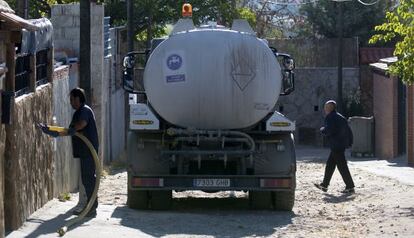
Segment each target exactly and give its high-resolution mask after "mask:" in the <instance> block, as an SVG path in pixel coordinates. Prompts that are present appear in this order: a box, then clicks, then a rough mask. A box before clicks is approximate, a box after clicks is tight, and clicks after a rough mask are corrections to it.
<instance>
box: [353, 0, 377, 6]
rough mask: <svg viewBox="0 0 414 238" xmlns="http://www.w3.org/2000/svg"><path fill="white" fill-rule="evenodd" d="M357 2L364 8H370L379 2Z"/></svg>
mask: <svg viewBox="0 0 414 238" xmlns="http://www.w3.org/2000/svg"><path fill="white" fill-rule="evenodd" d="M357 1H358V2H359V3H361V4H362V5H364V6H372V5H375V4H377V3H378V2H379V1H380V0H376V1H375V2H370V3H366V2H363V1H362V0H357Z"/></svg>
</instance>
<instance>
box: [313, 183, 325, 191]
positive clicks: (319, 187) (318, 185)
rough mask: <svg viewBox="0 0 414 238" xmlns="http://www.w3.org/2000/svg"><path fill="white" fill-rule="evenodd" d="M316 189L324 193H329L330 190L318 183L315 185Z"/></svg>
mask: <svg viewBox="0 0 414 238" xmlns="http://www.w3.org/2000/svg"><path fill="white" fill-rule="evenodd" d="M314 185H315V187H317V188H318V189H320V190H322V191H324V192H328V188H327V187H325V186H324V185H323V184H321V183H320V184H318V183H314Z"/></svg>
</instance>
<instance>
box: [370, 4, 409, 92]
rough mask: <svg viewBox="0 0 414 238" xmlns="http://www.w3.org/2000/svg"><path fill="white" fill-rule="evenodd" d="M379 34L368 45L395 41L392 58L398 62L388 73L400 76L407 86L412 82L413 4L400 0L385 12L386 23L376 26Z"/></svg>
mask: <svg viewBox="0 0 414 238" xmlns="http://www.w3.org/2000/svg"><path fill="white" fill-rule="evenodd" d="M375 30H376V31H377V32H378V33H379V34H376V35H374V36H373V37H372V38H371V39H370V43H376V42H379V41H384V42H389V41H391V40H397V43H396V45H395V51H394V56H396V57H397V58H398V61H397V62H396V63H394V64H392V65H391V66H390V73H391V74H392V75H395V76H400V77H401V79H402V80H403V81H404V82H405V83H408V84H412V83H413V82H414V47H413V46H414V2H413V1H412V0H401V1H400V4H399V5H398V7H397V8H396V9H394V11H390V12H387V14H386V22H385V23H383V24H382V25H379V26H376V27H375Z"/></svg>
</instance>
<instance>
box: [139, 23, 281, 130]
mask: <svg viewBox="0 0 414 238" xmlns="http://www.w3.org/2000/svg"><path fill="white" fill-rule="evenodd" d="M144 86H145V90H146V93H147V96H148V100H149V102H150V103H151V105H152V107H153V108H154V109H155V110H156V112H157V113H158V114H159V115H160V116H161V117H163V118H164V119H165V120H167V121H168V122H170V123H172V124H174V125H177V126H181V127H185V128H188V127H191V128H197V129H241V128H246V127H249V126H252V125H254V124H256V123H258V122H259V121H260V120H262V119H263V118H264V117H265V116H267V115H268V114H269V112H271V111H272V109H273V108H274V106H275V104H276V102H277V99H278V97H279V94H280V89H281V71H280V65H279V63H278V61H277V60H276V58H275V56H274V55H273V53H272V51H271V50H270V49H269V48H268V46H267V45H266V44H265V43H264V42H263V41H261V40H260V39H258V38H257V37H256V36H254V35H251V34H245V33H240V32H237V31H232V30H224V29H197V30H191V31H188V32H183V33H178V34H175V35H172V36H170V37H169V38H168V39H166V40H165V41H164V42H162V43H161V44H160V45H159V46H158V47H157V48H156V49H155V50H154V51H153V52H152V54H151V56H150V58H149V60H148V62H147V65H146V68H145V73H144Z"/></svg>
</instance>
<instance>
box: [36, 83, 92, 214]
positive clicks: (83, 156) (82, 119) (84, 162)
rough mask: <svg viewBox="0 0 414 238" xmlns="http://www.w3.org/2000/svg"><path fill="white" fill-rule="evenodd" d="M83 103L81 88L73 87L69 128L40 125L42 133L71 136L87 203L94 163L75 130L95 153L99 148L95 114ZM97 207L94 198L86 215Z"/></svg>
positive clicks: (84, 98)
mask: <svg viewBox="0 0 414 238" xmlns="http://www.w3.org/2000/svg"><path fill="white" fill-rule="evenodd" d="M85 103H86V97H85V92H84V91H83V89H81V88H75V89H73V90H72V91H71V92H70V104H71V106H72V108H73V109H75V110H76V111H75V113H74V114H73V117H72V121H71V123H70V125H69V129H68V130H67V131H64V132H56V131H51V130H49V127H48V126H47V125H40V127H41V129H42V131H43V132H44V133H46V134H48V135H50V136H53V137H58V136H72V150H73V157H77V158H80V164H81V177H82V184H83V186H84V188H85V192H86V196H87V199H88V201H87V203H89V201H90V200H91V197H92V193H93V190H94V188H95V183H96V176H95V163H94V160H93V157H92V154H91V152H90V150H89V148H88V147H87V146H86V144H85V143H84V142H83V141H82V140H81V139H79V138H78V137H76V136H74V135H75V133H76V132H78V133H81V134H82V135H84V136H85V137H86V138H87V139H88V140H89V141H90V142H91V144H92V145H93V147H94V149H95V150H96V152H97V153H98V148H99V140H98V131H97V129H96V122H95V115H94V113H93V111H92V109H91V108H90V107H89V106H88V105H86V104H85ZM97 207H98V199H97V198H96V200H95V202H94V205H93V206H92V208H91V210H90V211H89V212H88V214H87V215H86V216H87V217H94V216H96V208H97Z"/></svg>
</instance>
